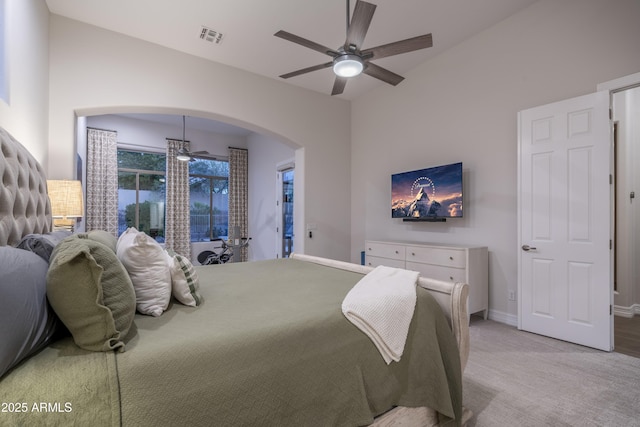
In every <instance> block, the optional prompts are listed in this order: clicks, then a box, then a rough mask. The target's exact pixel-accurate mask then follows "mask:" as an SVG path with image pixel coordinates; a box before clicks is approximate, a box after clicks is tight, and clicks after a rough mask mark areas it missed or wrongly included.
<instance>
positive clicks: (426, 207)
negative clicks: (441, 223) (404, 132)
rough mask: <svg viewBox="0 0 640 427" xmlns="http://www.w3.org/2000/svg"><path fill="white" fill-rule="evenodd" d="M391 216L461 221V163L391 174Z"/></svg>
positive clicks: (410, 218)
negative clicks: (459, 219) (456, 219)
mask: <svg viewBox="0 0 640 427" xmlns="http://www.w3.org/2000/svg"><path fill="white" fill-rule="evenodd" d="M391 217H392V218H405V219H407V220H429V219H439V218H462V163H452V164H450V165H442V166H435V167H430V168H426V169H419V170H415V171H411V172H403V173H397V174H393V175H391Z"/></svg>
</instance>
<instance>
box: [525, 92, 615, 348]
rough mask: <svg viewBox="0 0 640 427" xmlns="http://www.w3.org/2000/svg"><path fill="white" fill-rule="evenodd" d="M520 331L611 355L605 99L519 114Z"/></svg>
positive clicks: (568, 102) (588, 97)
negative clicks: (568, 342) (580, 345)
mask: <svg viewBox="0 0 640 427" xmlns="http://www.w3.org/2000/svg"><path fill="white" fill-rule="evenodd" d="M518 143H519V147H518V157H519V164H518V217H519V218H518V219H519V224H518V227H519V233H518V245H519V247H518V252H519V257H518V289H519V296H520V298H519V310H518V327H519V328H520V329H523V330H526V331H530V332H535V333H538V334H542V335H546V336H549V337H553V338H558V339H561V340H565V341H570V342H574V343H577V344H582V345H585V346H589V347H594V348H598V349H601V350H606V351H611V350H612V329H613V327H612V321H613V316H612V315H611V304H612V297H613V289H612V285H611V283H612V282H611V277H612V275H611V268H612V266H611V259H612V252H611V249H610V244H611V242H610V239H611V231H610V230H611V210H612V209H611V192H612V185H611V181H610V180H611V178H610V174H611V162H610V159H611V151H612V150H611V136H610V120H609V92H607V91H602V92H597V93H594V94H590V95H586V96H581V97H578V98H573V99H569V100H565V101H561V102H556V103H553V104H549V105H544V106H540V107H536V108H531V109H528V110H524V111H521V112H519V113H518Z"/></svg>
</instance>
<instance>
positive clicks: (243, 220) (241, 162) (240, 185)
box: [229, 147, 249, 261]
mask: <svg viewBox="0 0 640 427" xmlns="http://www.w3.org/2000/svg"><path fill="white" fill-rule="evenodd" d="M248 164H249V153H248V151H247V150H245V149H242V148H231V147H229V238H233V239H239V238H241V237H248V235H247V233H248V232H249V225H248V224H249V221H248V217H249V213H248V187H249V185H248V169H249V167H248ZM236 227H237V228H236ZM236 230H237V231H238V232H239V235H236V234H235V233H236ZM247 259H248V253H247V248H246V247H244V248H242V251H241V254H240V260H241V261H246V260H247Z"/></svg>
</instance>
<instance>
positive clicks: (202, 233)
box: [189, 158, 229, 242]
mask: <svg viewBox="0 0 640 427" xmlns="http://www.w3.org/2000/svg"><path fill="white" fill-rule="evenodd" d="M189 186H190V197H191V241H192V242H202V241H209V240H211V239H215V238H223V239H226V238H227V237H228V235H229V231H228V230H229V226H228V223H229V220H228V218H229V162H227V161H223V160H213V159H204V158H196V159H195V160H194V161H192V162H189Z"/></svg>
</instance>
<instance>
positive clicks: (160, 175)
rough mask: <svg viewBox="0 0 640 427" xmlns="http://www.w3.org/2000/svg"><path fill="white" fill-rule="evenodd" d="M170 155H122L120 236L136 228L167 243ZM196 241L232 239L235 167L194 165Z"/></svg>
mask: <svg viewBox="0 0 640 427" xmlns="http://www.w3.org/2000/svg"><path fill="white" fill-rule="evenodd" d="M165 173H166V155H165V154H161V153H148V152H140V151H131V150H125V149H120V150H118V234H121V233H122V232H123V231H125V230H126V229H127V228H128V227H136V228H137V229H138V230H140V231H144V232H145V233H147V234H148V235H150V236H151V237H153V238H154V239H156V240H157V241H159V242H164V229H165V227H164V220H165V196H166V187H165ZM189 183H190V199H191V209H190V211H191V215H190V216H191V218H190V219H191V241H193V242H202V241H209V240H211V239H214V238H218V237H219V238H224V239H226V238H227V237H228V234H229V233H228V214H229V162H227V161H224V160H214V159H205V158H196V159H194V161H192V162H189Z"/></svg>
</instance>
